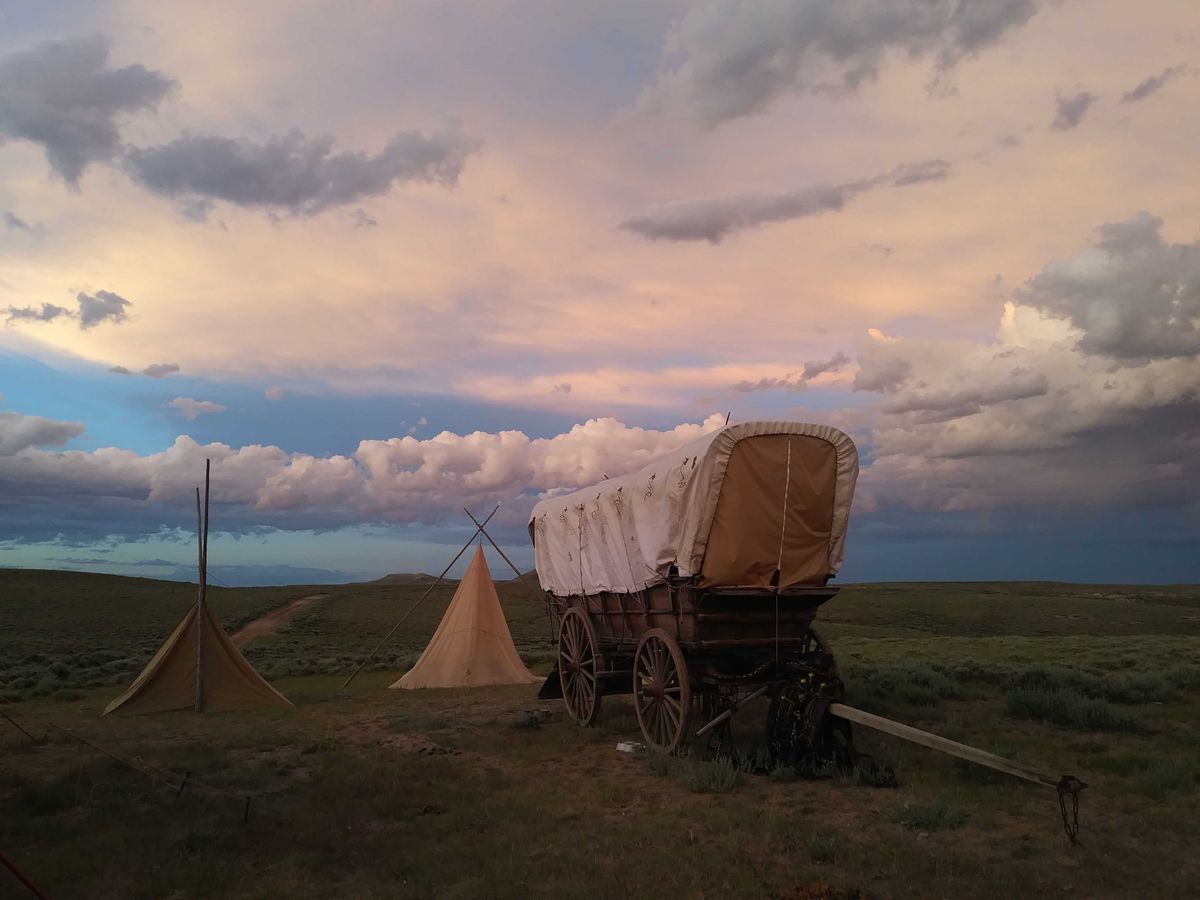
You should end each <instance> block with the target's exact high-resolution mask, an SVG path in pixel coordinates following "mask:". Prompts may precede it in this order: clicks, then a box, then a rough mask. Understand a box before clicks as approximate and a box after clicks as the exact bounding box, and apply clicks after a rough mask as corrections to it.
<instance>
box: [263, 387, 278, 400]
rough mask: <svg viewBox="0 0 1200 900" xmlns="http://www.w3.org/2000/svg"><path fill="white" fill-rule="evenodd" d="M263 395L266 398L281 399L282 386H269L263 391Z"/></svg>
mask: <svg viewBox="0 0 1200 900" xmlns="http://www.w3.org/2000/svg"><path fill="white" fill-rule="evenodd" d="M263 396H264V397H266V398H267V399H268V400H282V399H283V388H281V387H269V388H267V389H266V390H265V391H263Z"/></svg>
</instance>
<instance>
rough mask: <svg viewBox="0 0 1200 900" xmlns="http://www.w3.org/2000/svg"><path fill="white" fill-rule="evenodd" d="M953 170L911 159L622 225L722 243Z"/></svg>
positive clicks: (671, 207) (689, 205)
mask: <svg viewBox="0 0 1200 900" xmlns="http://www.w3.org/2000/svg"><path fill="white" fill-rule="evenodd" d="M949 173H950V163H948V162H946V161H945V160H943V159H931V160H925V161H923V162H917V163H906V164H904V165H901V166H897V167H896V168H895V169H893V170H892V171H891V172H888V173H887V174H885V175H877V176H875V177H873V178H860V179H857V180H855V181H847V182H843V183H841V184H831V185H817V186H815V187H806V188H800V189H799V190H795V191H788V192H787V193H783V194H743V195H741V196H736V197H724V198H721V199H717V200H685V201H676V202H674V203H663V204H660V205H658V206H656V207H653V208H652V209H650V211H649V212H647V213H644V214H643V215H640V216H634V217H633V218H630V219H626V220H625V221H624V222H622V223H621V224H620V226H619V227H620V228H622V229H623V230H625V231H632V232H633V233H634V234H639V235H641V236H642V237H646V238H649V239H650V240H653V241H659V240H666V241H708V242H709V243H711V244H719V243H720V242H721V241H722V240H723V239H724V238H725V237H727V236H728V235H730V234H732V233H734V232H737V231H742V230H744V229H747V228H754V227H756V226H759V225H766V224H769V223H772V222H786V221H789V220H791V219H802V218H806V217H808V216H816V215H820V214H821V213H826V212H834V211H837V210H840V209H842V207H844V206H845V205H846V204H847V203H848V202H849V201H850V200H852V199H853V198H854V197H856V196H858V195H859V194H862V193H865V192H866V191H870V190H874V189H875V188H879V187H886V186H889V185H890V186H892V187H908V186H911V185H916V184H924V183H926V182H931V181H944V180H945V179H946V178H947V176H948V175H949Z"/></svg>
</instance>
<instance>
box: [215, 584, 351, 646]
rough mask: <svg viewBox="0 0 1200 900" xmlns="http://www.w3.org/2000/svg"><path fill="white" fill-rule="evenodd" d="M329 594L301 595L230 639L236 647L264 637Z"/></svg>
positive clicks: (255, 621) (256, 620)
mask: <svg viewBox="0 0 1200 900" xmlns="http://www.w3.org/2000/svg"><path fill="white" fill-rule="evenodd" d="M328 596H329V595H328V594H312V595H311V596H308V597H299V598H297V599H295V600H292V601H291V602H289V603H285V604H284V605H283V606H281V607H279V608H278V609H273V610H271V611H270V612H269V613H267V614H266V615H265V616H263V617H262V618H261V619H255V620H254V621H253V622H251V623H250V624H249V625H247V626H246V627H245V628H243V629H242V630H241V631H239V632H237V633H236V634H235V635H233V637H232V638H230V640H232V641H233V644H234V646H235V647H244V646H246V644H248V643H250V642H251V641H252V640H254V639H255V638H257V637H262V636H263V635H265V634H274V633H275V632H276V631H278V630H279V627H280V626H281V625H283V623H284V622H286V621H287V620H288V619H290V618H292V616H294V615H296V613H298V612H300V611H301V610H302V609H306V608H308V607H309V606H312V605H313V604H314V603H316V602H317V601H318V600H324V599H325V598H326V597H328Z"/></svg>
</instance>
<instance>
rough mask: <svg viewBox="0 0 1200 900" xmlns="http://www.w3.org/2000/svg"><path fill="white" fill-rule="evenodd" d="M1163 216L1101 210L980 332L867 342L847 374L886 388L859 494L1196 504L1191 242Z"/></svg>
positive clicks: (1196, 250) (1199, 418) (899, 505)
mask: <svg viewBox="0 0 1200 900" xmlns="http://www.w3.org/2000/svg"><path fill="white" fill-rule="evenodd" d="M1161 224H1162V223H1161V222H1160V221H1159V220H1158V219H1155V218H1153V217H1151V216H1148V215H1145V214H1143V215H1141V216H1137V217H1135V218H1133V219H1131V220H1129V221H1126V222H1120V223H1116V224H1110V225H1105V226H1102V227H1101V228H1100V229H1099V233H1100V238H1099V240H1098V241H1097V243H1096V244H1095V245H1094V246H1092V247H1088V248H1085V249H1083V250H1082V251H1080V253H1079V254H1078V255H1077V256H1076V257H1074V258H1073V259H1071V260H1069V261H1068V262H1065V263H1064V262H1054V263H1050V264H1048V265H1047V266H1046V267H1045V268H1044V269H1043V270H1042V272H1041V273H1039V274H1038V275H1037V276H1035V277H1034V278H1032V279H1031V280H1030V281H1029V282H1028V284H1027V287H1026V288H1025V289H1023V290H1021V291H1019V292H1017V294H1016V297H1017V301H1016V302H1012V301H1010V302H1008V303H1006V304H1005V307H1004V314H1003V316H1002V318H1001V320H1000V324H999V327H998V329H997V331H996V336H995V338H994V339H993V340H991V341H934V340H923V341H912V340H894V341H892V342H889V343H878V342H872V343H870V344H868V345H867V346H866V347H865V348H864V349H863V351H862V352H861V353H860V354H859V357H858V363H859V366H860V370H859V373H858V376H857V378H856V387H858V388H859V389H862V390H873V391H879V392H884V393H886V395H887V396H886V398H885V399H884V400H883V402H882V403H881V404H880V406H879V407H878V409H877V413H878V417H877V418H876V419H875V421H874V422H873V423H872V425H871V426H870V431H869V446H870V451H869V456H870V459H869V465H868V466H866V467H864V479H863V482H862V490H861V491H860V497H861V499H862V502H863V505H864V506H865V507H866V508H870V509H875V510H882V509H887V508H889V507H891V508H895V509H909V510H913V509H924V510H934V511H938V512H940V513H958V512H963V511H970V510H975V511H990V510H998V509H1018V508H1037V509H1041V510H1043V511H1045V510H1053V509H1061V510H1064V511H1065V510H1070V511H1073V512H1078V511H1079V510H1081V509H1095V508H1098V507H1103V506H1109V507H1112V506H1120V507H1121V508H1122V509H1124V510H1126V511H1128V510H1130V509H1135V508H1151V507H1156V508H1185V509H1186V508H1191V509H1193V510H1200V366H1197V364H1196V356H1197V355H1200V340H1198V336H1197V333H1196V326H1197V325H1198V324H1200V306H1197V305H1196V302H1197V301H1196V297H1197V294H1196V293H1195V291H1196V288H1197V287H1200V277H1198V274H1197V273H1200V269H1197V268H1196V266H1197V260H1198V259H1200V246H1198V245H1196V244H1186V245H1172V244H1167V243H1166V242H1165V241H1163V240H1162V238H1161V236H1160V234H1159V228H1160V226H1161ZM1189 286H1190V287H1189ZM1114 355H1115V356H1117V357H1118V363H1130V364H1124V365H1122V364H1118V365H1115V366H1114V364H1113V356H1114ZM856 502H857V501H856Z"/></svg>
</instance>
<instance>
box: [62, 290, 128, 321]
mask: <svg viewBox="0 0 1200 900" xmlns="http://www.w3.org/2000/svg"><path fill="white" fill-rule="evenodd" d="M75 299H76V300H78V301H79V327H80V328H94V327H95V326H97V325H99V324H100V323H102V322H113V323H117V322H124V321H125V318H126V314H125V310H126V309H127V308H128V307H129V306H131V305H132V304H131V303H130V302H129V301H128V300H126V299H125V298H124V297H122V296H121V295H120V294H114V293H113V292H112V291H96V293H95V294H85V293H83V292H80V293H79V294H78V295H77V296H76V298H75Z"/></svg>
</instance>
